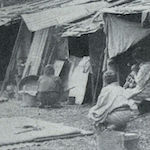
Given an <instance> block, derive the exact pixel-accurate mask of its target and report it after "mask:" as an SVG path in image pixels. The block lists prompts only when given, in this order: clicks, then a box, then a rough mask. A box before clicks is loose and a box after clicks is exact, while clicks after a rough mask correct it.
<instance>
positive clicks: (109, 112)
mask: <svg viewBox="0 0 150 150" xmlns="http://www.w3.org/2000/svg"><path fill="white" fill-rule="evenodd" d="M103 80H104V82H105V85H106V86H105V87H103V89H102V91H101V93H100V95H99V97H98V101H97V104H96V105H95V106H94V107H92V108H91V109H90V111H89V118H91V119H92V120H94V121H95V124H96V125H98V126H99V125H102V126H103V127H104V126H105V127H111V128H112V129H117V130H121V129H122V127H125V126H126V123H127V122H128V121H129V120H130V118H131V117H133V116H134V115H135V111H134V110H136V111H137V106H136V104H134V101H132V100H128V98H127V97H126V90H125V89H124V88H123V87H121V86H120V85H119V83H118V82H117V75H116V74H115V73H114V72H113V71H107V72H105V73H104V76H103Z"/></svg>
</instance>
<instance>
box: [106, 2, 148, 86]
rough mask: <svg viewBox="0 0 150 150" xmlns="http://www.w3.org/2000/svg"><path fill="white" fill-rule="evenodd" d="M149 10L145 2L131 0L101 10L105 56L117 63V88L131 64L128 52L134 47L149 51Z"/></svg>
mask: <svg viewBox="0 0 150 150" xmlns="http://www.w3.org/2000/svg"><path fill="white" fill-rule="evenodd" d="M149 8H150V2H149V1H146V0H134V1H132V2H130V3H126V4H123V5H121V6H117V7H114V8H109V9H105V10H104V21H105V31H106V38H107V44H106V47H107V48H106V52H105V56H106V57H107V59H108V58H112V59H114V60H115V61H116V62H117V66H118V74H119V80H120V84H121V85H123V84H124V82H125V79H126V77H127V75H128V74H129V71H130V68H129V67H130V66H128V63H130V64H133V63H134V62H133V58H132V55H131V53H132V50H133V49H134V48H135V47H137V46H141V47H144V48H146V49H148V50H149V48H150V45H149V39H150V28H149ZM104 69H106V66H105V67H104Z"/></svg>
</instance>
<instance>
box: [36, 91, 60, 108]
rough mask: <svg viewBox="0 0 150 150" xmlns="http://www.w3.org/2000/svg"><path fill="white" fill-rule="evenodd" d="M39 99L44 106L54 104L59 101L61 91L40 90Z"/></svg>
mask: <svg viewBox="0 0 150 150" xmlns="http://www.w3.org/2000/svg"><path fill="white" fill-rule="evenodd" d="M37 99H38V100H39V101H40V102H41V105H42V106H45V105H47V106H52V105H55V104H56V103H58V101H59V93H57V92H49V91H48V92H38V94H37Z"/></svg>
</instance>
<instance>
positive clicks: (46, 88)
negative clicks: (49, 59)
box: [37, 65, 61, 108]
mask: <svg viewBox="0 0 150 150" xmlns="http://www.w3.org/2000/svg"><path fill="white" fill-rule="evenodd" d="M60 92H61V81H60V78H59V77H56V76H54V68H53V66H52V65H47V66H46V67H45V68H44V74H43V75H42V76H40V77H39V80H38V94H37V99H38V100H39V101H40V102H41V106H40V107H41V108H42V107H44V106H51V107H60V104H59V98H60Z"/></svg>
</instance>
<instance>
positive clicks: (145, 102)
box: [132, 47, 150, 113]
mask: <svg viewBox="0 0 150 150" xmlns="http://www.w3.org/2000/svg"><path fill="white" fill-rule="evenodd" d="M132 55H133V58H134V59H135V60H136V62H137V63H138V64H139V71H138V73H137V75H136V78H135V81H136V87H135V88H134V89H137V90H139V91H141V92H140V94H138V95H137V96H134V97H133V98H134V99H135V100H139V101H141V103H140V104H139V111H140V112H141V113H146V112H150V92H149V90H150V54H149V50H147V49H142V48H141V47H138V48H136V49H135V50H134V51H133V54H132ZM134 89H133V90H134Z"/></svg>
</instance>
